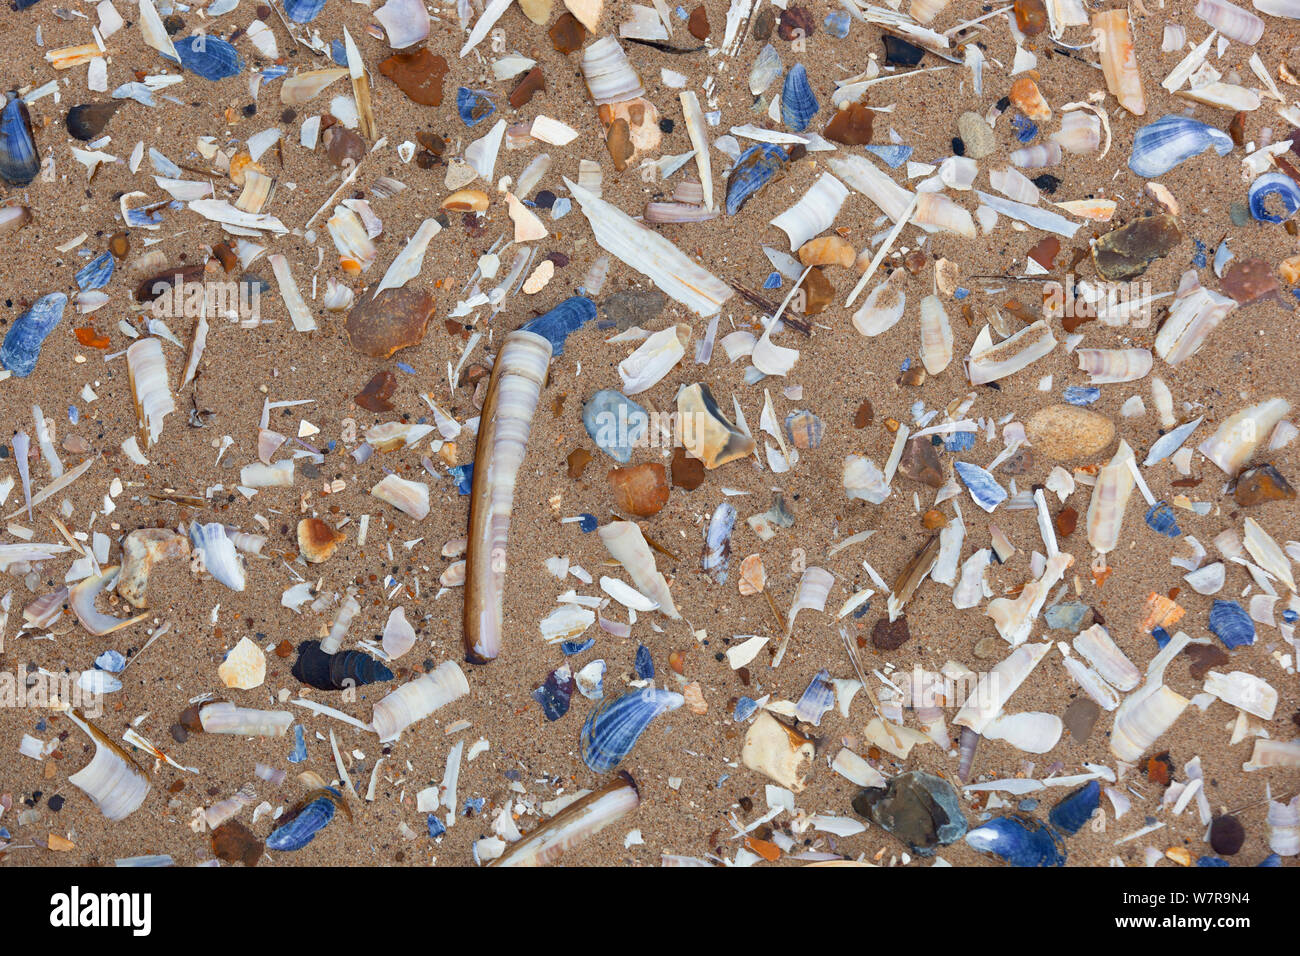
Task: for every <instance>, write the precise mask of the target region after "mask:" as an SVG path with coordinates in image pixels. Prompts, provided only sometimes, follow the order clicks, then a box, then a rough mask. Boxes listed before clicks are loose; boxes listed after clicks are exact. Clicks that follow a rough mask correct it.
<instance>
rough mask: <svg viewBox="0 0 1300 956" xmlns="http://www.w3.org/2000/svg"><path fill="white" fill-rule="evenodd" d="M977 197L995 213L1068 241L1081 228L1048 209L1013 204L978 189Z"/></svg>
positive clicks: (1008, 200) (1010, 201)
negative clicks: (1062, 237) (1052, 233)
mask: <svg viewBox="0 0 1300 956" xmlns="http://www.w3.org/2000/svg"><path fill="white" fill-rule="evenodd" d="M975 195H976V196H977V197H979V199H980V201H981V202H983V203H984V205H986V206H988V207H989V208H990V209H992V210H993V211H994V212H999V213H1001V214H1002V215H1004V216H1007V217H1008V218H1011V219H1015V220H1016V221H1017V222H1023V223H1024V224H1025V225H1027V226H1033V227H1034V228H1035V229H1044V230H1046V231H1047V232H1054V233H1056V234H1057V235H1058V236H1065V237H1066V238H1067V239H1069V238H1073V237H1074V234H1075V233H1076V232H1078V231H1079V226H1078V225H1077V224H1076V223H1073V222H1070V220H1068V219H1066V218H1065V217H1064V216H1058V215H1057V214H1056V213H1054V212H1048V211H1047V210H1046V209H1039V208H1038V207H1037V206H1029V205H1026V204H1025V203H1019V202H1013V201H1012V200H1010V199H1003V198H1002V197H1001V196H994V195H992V194H990V193H986V192H981V191H980V190H978V189H977V190H975Z"/></svg>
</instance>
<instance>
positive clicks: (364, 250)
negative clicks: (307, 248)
mask: <svg viewBox="0 0 1300 956" xmlns="http://www.w3.org/2000/svg"><path fill="white" fill-rule="evenodd" d="M263 178H265V177H263ZM325 227H326V228H327V229H328V230H329V234H330V238H331V239H333V240H334V248H335V249H337V250H338V253H339V266H340V268H342V269H343V271H344V272H347V273H351V274H352V275H356V274H357V273H359V272H365V271H366V270H367V269H369V268H370V266H371V265H372V264H373V263H374V261H375V256H376V255H377V252H376V250H375V244H374V242H372V241H371V239H370V234H369V233H368V232H367V231H366V227H365V225H364V224H363V223H362V222H361V217H359V216H358V215H357V214H356V213H355V212H353V211H352V210H351V209H348V208H347V207H346V206H335V207H334V215H332V216H330V218H329V219H328V220H326V222H325Z"/></svg>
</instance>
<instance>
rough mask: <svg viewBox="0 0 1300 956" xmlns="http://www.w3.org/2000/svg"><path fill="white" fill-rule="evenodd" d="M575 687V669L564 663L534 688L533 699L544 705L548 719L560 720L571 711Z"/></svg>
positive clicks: (543, 710)
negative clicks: (570, 705)
mask: <svg viewBox="0 0 1300 956" xmlns="http://www.w3.org/2000/svg"><path fill="white" fill-rule="evenodd" d="M574 687H575V684H574V680H573V671H572V670H570V669H569V665H568V664H563V665H561V666H559V667H557V668H556V669H555V670H553V671H551V672H550V673H549V674H547V675H546V680H544V681H542V683H541V685H540V686H538V687H535V688H533V693H532V696H533V700H535V701H537V703H539V704H541V705H542V713H543V714H545V715H546V719H547V720H559V719H560V718H561V717H563V716H564V715H565V714H567V713H568V712H569V701H570V700H572V699H573V691H574Z"/></svg>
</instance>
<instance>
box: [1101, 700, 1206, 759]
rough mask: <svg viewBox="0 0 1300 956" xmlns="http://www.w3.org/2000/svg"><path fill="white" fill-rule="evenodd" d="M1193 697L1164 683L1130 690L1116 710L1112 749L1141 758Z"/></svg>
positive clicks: (1115, 751)
mask: <svg viewBox="0 0 1300 956" xmlns="http://www.w3.org/2000/svg"><path fill="white" fill-rule="evenodd" d="M1190 703H1191V701H1190V700H1188V699H1187V698H1186V697H1184V696H1182V695H1181V694H1179V693H1177V692H1176V691H1174V690H1171V689H1170V688H1169V687H1167V686H1166V685H1164V684H1157V685H1155V686H1154V688H1151V689H1148V688H1146V687H1143V689H1142V690H1139V691H1136V692H1135V693H1133V694H1130V695H1129V697H1128V698H1126V699H1125V701H1124V703H1123V704H1121V705H1120V708H1119V710H1118V711H1117V712H1116V714H1115V725H1114V729H1113V730H1112V731H1111V739H1110V749H1111V753H1113V754H1114V755H1115V756H1116V757H1119V759H1120V760H1129V761H1134V760H1138V759H1139V758H1141V756H1142V755H1143V754H1144V753H1146V752H1147V751H1148V750H1149V749H1150V748H1151V745H1152V744H1154V743H1155V742H1156V741H1157V740H1158V739H1159V738H1160V737H1161V736H1163V735H1164V733H1165V731H1167V730H1168V729H1169V728H1170V727H1172V726H1173V725H1174V722H1175V721H1177V720H1178V718H1179V716H1180V715H1181V714H1182V712H1183V711H1184V710H1185V709H1186V708H1187V705H1188V704H1190Z"/></svg>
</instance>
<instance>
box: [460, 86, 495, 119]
mask: <svg viewBox="0 0 1300 956" xmlns="http://www.w3.org/2000/svg"><path fill="white" fill-rule="evenodd" d="M496 111H497V108H496V104H495V103H493V102H492V97H491V96H489V95H488V94H487V93H485V92H483V91H482V90H471V89H470V88H469V87H467V86H462V87H461V88H460V89H458V90H457V91H456V112H457V113H459V114H460V118H461V122H463V123H464V124H465V125H466V126H477V125H478V124H479V123H481V122H483V121H484V120H485V119H487V118H488V117H489V116H491V115H492V114H493V113H495V112H496Z"/></svg>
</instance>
